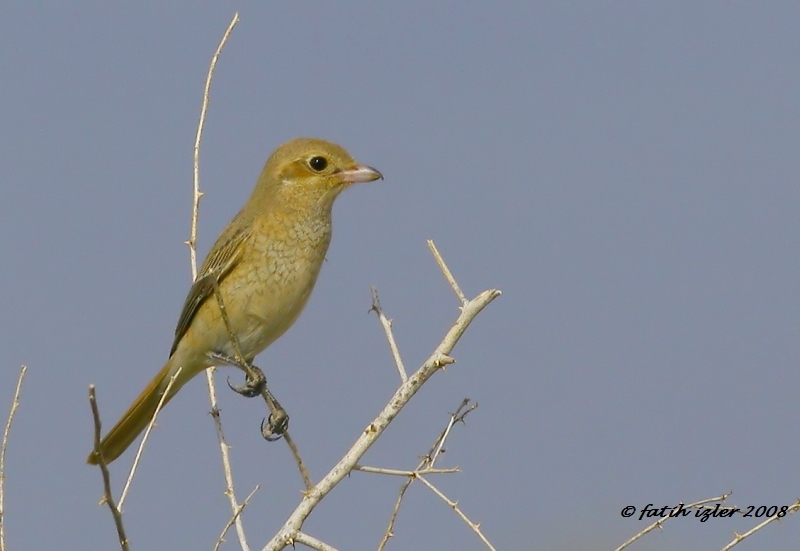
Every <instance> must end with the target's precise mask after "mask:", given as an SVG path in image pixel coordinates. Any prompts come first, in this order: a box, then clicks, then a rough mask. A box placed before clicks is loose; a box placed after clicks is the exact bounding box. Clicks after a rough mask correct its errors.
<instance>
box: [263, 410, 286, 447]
mask: <svg viewBox="0 0 800 551" xmlns="http://www.w3.org/2000/svg"><path fill="white" fill-rule="evenodd" d="M288 428H289V416H288V415H287V414H286V412H285V411H284V410H282V409H281V410H278V411H276V412H275V413H270V415H269V419H268V420H267V419H262V420H261V436H263V437H264V440H266V441H268V442H275V441H276V440H280V439H281V437H282V436H283V433H285V432H286V429H288Z"/></svg>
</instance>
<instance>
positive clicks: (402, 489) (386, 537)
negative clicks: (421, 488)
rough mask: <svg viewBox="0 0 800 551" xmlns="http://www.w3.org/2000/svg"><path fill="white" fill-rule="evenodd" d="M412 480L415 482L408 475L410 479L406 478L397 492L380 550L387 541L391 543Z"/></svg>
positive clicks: (379, 546)
mask: <svg viewBox="0 0 800 551" xmlns="http://www.w3.org/2000/svg"><path fill="white" fill-rule="evenodd" d="M412 482H414V478H413V477H408V480H406V481H405V482H404V483H403V485H402V486H401V487H400V492H399V493H398V494H397V499H396V500H395V502H394V509H393V510H392V516H391V517H389V525H388V526H387V527H386V531H385V532H384V533H383V538H382V539H381V542H380V543H379V544H378V551H383V548H384V547H386V544H387V543H389V538H392V537H394V523H395V521H397V514H398V513H399V512H400V505H401V504H402V503H403V497H405V495H406V490H408V487H409V486H411V483H412Z"/></svg>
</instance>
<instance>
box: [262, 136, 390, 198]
mask: <svg viewBox="0 0 800 551" xmlns="http://www.w3.org/2000/svg"><path fill="white" fill-rule="evenodd" d="M382 178H383V175H382V174H381V173H380V172H378V171H377V170H375V169H374V168H372V167H369V166H367V165H362V164H359V163H357V162H356V161H355V160H354V159H353V158H352V157H351V156H350V154H349V153H347V151H345V150H344V148H342V147H341V146H339V145H336V144H335V143H331V142H328V141H325V140H320V139H317V138H295V139H293V140H290V141H288V142H286V143H284V144H283V145H281V146H280V147H278V148H277V149H276V150H275V151H274V152H273V153H272V155H270V157H269V159H267V163H266V165H264V170H263V172H262V173H261V177H260V178H259V181H258V184H257V185H256V192H258V191H259V188H261V190H262V191H265V192H268V193H270V194H272V193H275V194H277V195H278V196H279V197H281V198H282V199H283V200H285V201H288V202H290V203H294V202H306V201H309V200H310V201H313V202H315V203H318V204H327V203H329V204H332V203H333V199H335V198H336V196H337V195H339V193H340V192H341V191H342V190H343V189H344V188H346V187H348V186H349V185H351V184H355V183H359V182H372V181H374V180H378V179H382Z"/></svg>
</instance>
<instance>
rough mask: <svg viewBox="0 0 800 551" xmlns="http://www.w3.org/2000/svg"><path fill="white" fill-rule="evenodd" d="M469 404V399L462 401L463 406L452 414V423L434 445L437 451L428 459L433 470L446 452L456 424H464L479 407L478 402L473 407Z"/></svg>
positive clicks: (429, 454)
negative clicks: (445, 447)
mask: <svg viewBox="0 0 800 551" xmlns="http://www.w3.org/2000/svg"><path fill="white" fill-rule="evenodd" d="M469 402H470V400H469V398H464V399H463V400H462V401H461V404H460V405H459V406H458V409H456V411H455V413H451V414H450V421H449V422H448V423H447V426H446V427H445V429H444V430H443V431H442V434H440V435H439V439H438V440H437V442H436V444H434V445H433V447H434V448H435V449H436V451H434V452H433V453H430V452H428V456H427V459H428V460H429V464H430V466H431V468H433V466H434V465H435V464H436V460H437V459H439V456H440V455H441V454H442V450H444V443H445V441H446V440H447V437H448V436H449V435H450V430H451V429H452V428H453V425H455V424H456V423H463V422H464V418H465V417H466V416H467V415H469V413H470V412H471V411H474V410H475V408H477V407H478V403H477V402H475V403H474V404H472V405H471V406H470V405H469ZM467 406H469V407H467ZM432 449H433V448H432Z"/></svg>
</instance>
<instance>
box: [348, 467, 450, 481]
mask: <svg viewBox="0 0 800 551" xmlns="http://www.w3.org/2000/svg"><path fill="white" fill-rule="evenodd" d="M353 470H354V471H361V472H362V473H373V474H387V475H390V476H410V477H412V478H413V477H415V476H419V475H423V474H451V473H457V472H459V471H460V469H459V468H458V467H453V468H451V469H421V470H417V471H399V470H397V469H384V468H383V467H369V466H367V465H356V466H355V467H353Z"/></svg>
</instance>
